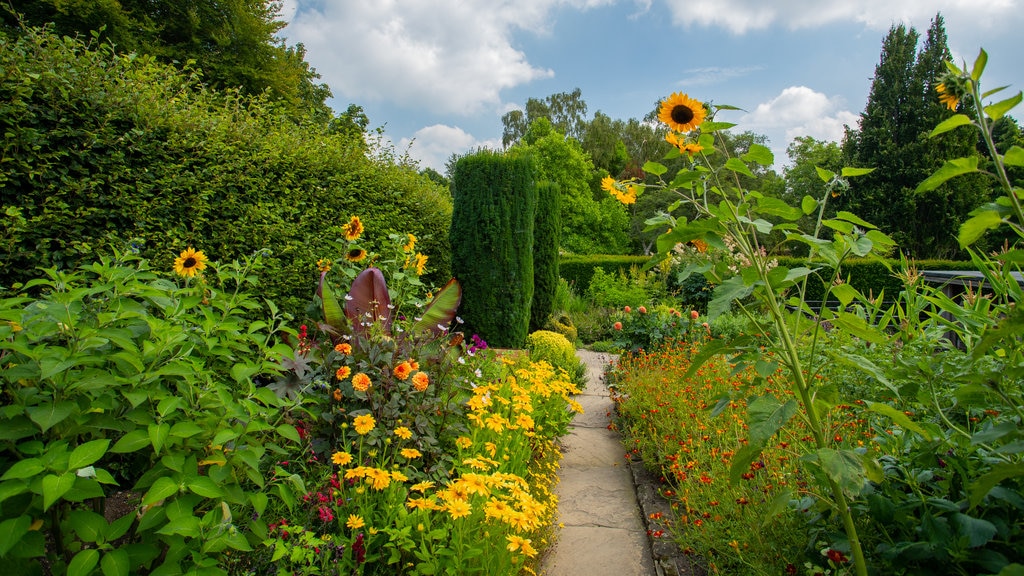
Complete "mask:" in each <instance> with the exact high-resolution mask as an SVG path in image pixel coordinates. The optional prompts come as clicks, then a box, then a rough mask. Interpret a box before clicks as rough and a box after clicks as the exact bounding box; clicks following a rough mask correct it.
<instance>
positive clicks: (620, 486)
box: [541, 350, 656, 576]
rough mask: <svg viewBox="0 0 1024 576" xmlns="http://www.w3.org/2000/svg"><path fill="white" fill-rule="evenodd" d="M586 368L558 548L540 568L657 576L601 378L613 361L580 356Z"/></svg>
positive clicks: (557, 574)
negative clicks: (607, 365)
mask: <svg viewBox="0 0 1024 576" xmlns="http://www.w3.org/2000/svg"><path fill="white" fill-rule="evenodd" d="M577 354H578V355H579V357H580V359H581V360H583V361H584V362H585V363H586V364H587V387H586V389H585V390H584V391H583V393H582V394H580V395H579V396H577V397H576V400H577V401H578V402H579V403H580V404H581V405H582V406H583V410H584V412H583V414H577V415H576V417H575V418H574V419H573V421H572V423H571V424H570V426H569V434H568V435H566V436H565V437H564V438H563V439H562V443H563V455H562V465H561V472H560V473H559V483H558V486H557V489H556V491H555V492H556V494H557V495H558V516H559V518H558V521H559V523H560V524H562V525H563V527H562V528H560V529H559V530H558V531H557V533H556V537H555V538H556V539H555V544H554V545H553V546H552V547H551V548H550V549H549V550H548V553H547V554H546V556H545V558H544V560H543V562H542V563H541V574H542V575H544V576H581V575H582V576H654V575H655V574H656V572H655V567H654V561H653V559H652V556H651V547H650V541H649V539H648V537H647V531H646V528H645V524H644V521H643V517H642V516H641V512H640V508H639V506H638V504H637V497H636V489H635V487H634V481H633V474H632V472H631V471H630V467H629V462H628V461H627V460H626V458H625V452H626V451H625V448H624V447H623V446H622V444H621V442H620V438H619V434H618V433H617V432H614V431H611V430H609V429H608V424H609V422H610V416H609V414H610V413H611V412H612V411H613V410H614V405H613V403H612V401H611V399H610V398H609V395H608V388H607V386H605V383H604V381H603V379H602V377H601V376H602V374H603V370H604V366H605V365H606V364H607V363H608V361H609V356H608V355H607V354H598V353H594V352H589V351H587V350H580V351H578V352H577Z"/></svg>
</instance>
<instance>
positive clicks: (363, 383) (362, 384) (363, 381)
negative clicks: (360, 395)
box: [352, 372, 372, 392]
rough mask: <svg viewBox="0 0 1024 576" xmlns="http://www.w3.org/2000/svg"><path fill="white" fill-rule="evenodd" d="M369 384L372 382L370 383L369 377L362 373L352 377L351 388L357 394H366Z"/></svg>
mask: <svg viewBox="0 0 1024 576" xmlns="http://www.w3.org/2000/svg"><path fill="white" fill-rule="evenodd" d="M371 384H372V382H370V377H369V376H367V375H366V374H364V373H362V372H359V373H358V374H356V375H355V376H353V377H352V388H354V389H355V390H357V391H358V392H366V391H367V390H369V389H370V385H371Z"/></svg>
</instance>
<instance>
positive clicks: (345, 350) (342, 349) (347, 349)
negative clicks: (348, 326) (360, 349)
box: [334, 342, 352, 354]
mask: <svg viewBox="0 0 1024 576" xmlns="http://www.w3.org/2000/svg"><path fill="white" fill-rule="evenodd" d="M334 351H335V352H337V353H338V354H351V353H352V345H351V344H349V343H347V342H341V343H340V344H337V345H336V346H335V347H334Z"/></svg>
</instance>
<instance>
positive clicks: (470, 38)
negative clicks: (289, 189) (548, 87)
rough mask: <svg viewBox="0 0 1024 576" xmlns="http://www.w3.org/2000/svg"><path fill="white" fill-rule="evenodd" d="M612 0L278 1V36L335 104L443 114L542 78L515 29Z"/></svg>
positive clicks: (494, 99) (482, 107) (543, 24)
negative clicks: (299, 48) (293, 47)
mask: <svg viewBox="0 0 1024 576" xmlns="http://www.w3.org/2000/svg"><path fill="white" fill-rule="evenodd" d="M614 1H615V0H434V1H431V2H403V1H399V0H344V1H341V2H339V1H334V0H326V1H323V2H315V1H312V0H286V3H285V5H284V9H283V10H282V14H290V15H291V16H290V20H289V24H288V26H287V27H286V28H285V29H284V30H283V31H282V32H281V34H282V35H283V36H285V37H286V38H287V41H288V43H289V44H295V43H299V42H301V43H303V44H304V45H305V47H306V49H307V60H308V61H309V62H310V63H311V64H312V65H313V66H314V67H315V68H316V69H317V71H318V72H319V73H320V74H321V76H322V79H323V81H324V82H326V83H327V84H328V85H329V86H330V87H331V89H332V91H333V92H334V95H335V97H336V98H339V99H343V100H349V101H361V102H362V101H372V102H381V101H384V102H390V103H394V104H398V105H400V106H402V107H406V108H410V109H415V110H422V111H426V112H433V113H441V114H462V115H471V114H476V113H480V112H491V111H494V110H497V109H500V108H501V106H502V101H501V92H502V90H505V89H508V88H513V87H515V86H519V85H522V84H524V83H528V82H531V81H533V80H537V79H542V78H549V77H551V76H553V75H554V72H553V71H552V70H549V69H546V68H539V67H536V66H534V65H532V64H531V63H530V62H529V61H528V60H527V56H526V54H525V53H523V52H522V51H521V50H519V49H517V48H516V47H515V46H514V42H513V34H514V33H515V32H517V31H519V30H526V31H531V32H534V33H538V34H544V33H548V32H550V27H551V26H552V22H553V20H552V18H551V17H550V15H551V13H552V11H553V10H554V9H555V8H558V7H562V6H564V7H570V8H574V9H579V10H583V9H588V8H593V7H596V6H600V5H604V4H609V3H614Z"/></svg>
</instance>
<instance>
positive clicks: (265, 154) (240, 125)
mask: <svg viewBox="0 0 1024 576" xmlns="http://www.w3.org/2000/svg"><path fill="white" fill-rule="evenodd" d="M0 131H2V132H3V133H4V134H5V137H4V142H3V149H2V157H3V159H4V168H3V170H0V212H4V213H5V214H6V222H7V225H6V226H5V227H4V229H3V230H2V231H0V291H3V290H7V289H11V288H12V286H14V285H16V284H17V283H19V282H24V281H26V280H27V279H28V278H32V277H35V276H36V275H37V272H36V268H37V267H57V268H73V267H76V266H78V265H80V264H82V263H85V262H91V261H93V260H94V259H95V257H96V252H107V253H109V252H110V251H111V250H112V249H123V248H127V247H128V246H129V243H133V244H134V249H137V250H139V251H140V252H141V254H142V256H144V257H146V258H148V259H149V260H150V261H151V262H152V263H153V264H154V266H157V267H163V268H165V269H170V267H171V263H172V262H173V260H174V257H175V256H176V255H177V254H178V252H180V251H181V250H183V249H184V248H186V247H188V246H194V247H195V248H196V249H200V250H203V251H204V252H205V253H206V255H207V256H209V257H210V258H211V259H214V260H219V261H230V260H232V259H237V258H240V257H242V256H245V255H249V254H252V253H254V252H256V251H259V250H262V249H268V250H269V251H270V255H269V256H266V258H265V260H264V262H265V264H266V265H267V267H268V269H269V270H271V271H272V275H273V280H272V281H268V282H267V283H266V285H265V286H264V296H265V297H266V298H268V299H270V300H272V301H274V302H275V303H276V304H278V306H279V307H280V308H281V309H283V310H285V311H287V312H290V313H292V314H295V315H297V316H298V315H301V314H302V313H303V312H304V310H305V308H306V306H307V304H308V303H309V302H310V300H311V298H312V296H313V293H314V288H315V283H316V278H317V269H316V261H317V259H318V258H321V257H328V258H334V259H337V258H339V257H341V254H340V253H338V248H337V247H336V244H335V242H336V241H337V240H338V238H339V237H340V232H339V231H338V226H340V225H341V224H342V223H344V222H345V221H347V220H348V218H349V216H351V215H359V216H360V217H361V218H362V220H363V221H364V223H365V224H366V230H367V234H366V238H367V239H368V240H371V241H372V240H375V239H380V240H382V241H386V240H387V235H388V234H389V233H392V232H396V233H406V232H408V233H413V234H415V235H416V236H417V237H418V238H420V239H421V243H420V244H419V247H420V248H421V250H422V251H423V252H424V253H425V254H427V255H428V256H429V258H430V263H429V269H430V270H433V271H436V272H435V274H434V275H433V276H429V277H428V280H432V281H434V282H437V283H440V282H444V281H447V279H448V278H449V261H450V260H449V248H448V237H447V229H448V225H449V222H450V217H451V199H450V196H449V195H448V192H447V190H446V189H444V188H442V187H440V186H438V185H436V184H434V183H433V182H431V181H430V180H429V179H427V178H425V177H422V176H420V175H418V174H417V173H416V172H415V170H414V169H413V168H411V167H406V166H398V165H396V164H395V163H394V162H393V161H384V160H371V159H368V158H366V156H365V155H364V153H363V150H364V148H365V147H364V145H363V144H362V143H361V142H356V141H354V140H353V139H352V138H351V137H349V136H345V135H342V134H337V133H335V131H333V130H332V129H331V127H330V126H328V125H326V124H319V123H300V122H298V121H296V120H295V119H293V118H290V117H288V116H287V115H285V114H284V113H283V112H281V110H280V108H279V106H278V105H277V104H276V103H274V102H271V101H268V100H265V99H247V98H242V97H240V96H238V95H237V94H235V93H231V92H228V93H222V92H216V91H213V90H209V89H207V88H205V87H204V86H203V85H202V84H201V82H200V79H199V78H198V77H197V76H194V75H189V74H188V73H182V72H179V71H178V70H176V69H175V68H173V67H170V66H165V65H161V64H158V63H156V62H154V61H153V60H152V59H151V58H148V57H143V56H139V57H135V56H134V55H133V56H126V55H121V54H117V53H116V52H114V50H113V49H112V48H110V47H109V46H99V47H87V46H86V45H85V44H83V43H82V42H81V41H79V40H75V39H71V38H60V37H57V36H55V35H53V34H51V33H48V32H45V31H41V30H29V31H28V32H27V33H26V34H25V35H22V36H19V37H17V38H13V37H8V36H5V35H3V34H2V33H0Z"/></svg>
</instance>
